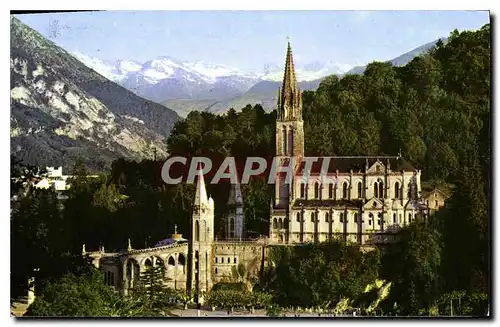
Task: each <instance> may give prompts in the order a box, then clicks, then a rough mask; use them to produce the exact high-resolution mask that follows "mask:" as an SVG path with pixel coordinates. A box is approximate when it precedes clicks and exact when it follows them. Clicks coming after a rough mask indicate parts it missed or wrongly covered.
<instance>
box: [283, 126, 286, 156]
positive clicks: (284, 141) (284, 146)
mask: <svg viewBox="0 0 500 327" xmlns="http://www.w3.org/2000/svg"><path fill="white" fill-rule="evenodd" d="M282 138H283V146H282V148H283V154H284V155H287V145H286V143H287V142H286V141H287V140H286V127H283V137H282Z"/></svg>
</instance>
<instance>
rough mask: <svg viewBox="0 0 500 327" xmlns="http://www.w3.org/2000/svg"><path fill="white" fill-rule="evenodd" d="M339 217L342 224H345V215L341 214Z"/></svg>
mask: <svg viewBox="0 0 500 327" xmlns="http://www.w3.org/2000/svg"><path fill="white" fill-rule="evenodd" d="M339 217H340V222H341V223H343V222H344V213H342V212H341V213H340V214H339Z"/></svg>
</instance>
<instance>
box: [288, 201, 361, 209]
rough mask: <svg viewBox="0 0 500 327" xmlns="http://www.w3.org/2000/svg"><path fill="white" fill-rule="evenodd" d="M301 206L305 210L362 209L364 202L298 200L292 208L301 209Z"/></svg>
mask: <svg viewBox="0 0 500 327" xmlns="http://www.w3.org/2000/svg"><path fill="white" fill-rule="evenodd" d="M301 205H303V206H304V208H321V207H347V208H361V206H362V205H363V200H345V199H341V200H332V199H325V200H320V199H308V200H306V199H297V200H295V202H294V203H293V205H292V207H293V208H294V209H297V208H300V207H301Z"/></svg>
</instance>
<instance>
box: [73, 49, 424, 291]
mask: <svg viewBox="0 0 500 327" xmlns="http://www.w3.org/2000/svg"><path fill="white" fill-rule="evenodd" d="M303 125H304V123H303V119H302V95H301V92H300V90H299V89H298V87H297V80H296V76H295V69H294V64H293V57H292V50H291V47H290V44H288V49H287V55H286V65H285V73H284V78H283V84H282V87H281V88H280V91H279V99H278V108H277V121H276V156H278V157H280V160H281V161H282V164H283V165H287V164H288V163H289V162H290V159H291V158H295V159H296V162H297V164H296V166H295V167H294V169H293V171H294V174H293V180H292V182H291V183H286V182H285V180H284V177H283V176H282V175H281V174H279V175H278V176H277V180H276V184H275V197H274V201H273V203H272V204H271V216H270V223H269V234H268V236H266V237H262V238H258V239H253V240H245V239H243V235H244V225H245V224H244V215H243V212H244V211H243V198H242V194H241V190H240V186H239V184H236V185H233V186H232V189H231V192H230V197H229V200H228V203H227V205H228V207H229V208H230V214H229V216H228V217H227V219H226V220H225V221H226V228H225V230H226V234H225V235H224V239H222V240H219V239H216V238H215V237H214V206H215V204H214V201H213V199H212V198H211V197H210V198H209V197H207V192H206V188H205V181H204V177H203V175H202V174H199V175H198V179H197V189H196V196H195V199H194V208H193V214H192V219H191V231H190V235H192V237H191V238H190V239H189V240H186V239H184V238H182V235H180V234H178V233H177V231H175V232H174V234H172V236H171V238H169V239H166V240H164V241H162V242H161V243H159V244H157V246H155V247H153V248H147V249H133V248H132V246H131V244H130V243H129V245H128V248H127V250H124V251H121V252H120V253H106V252H105V250H104V248H101V249H99V251H94V252H86V251H85V248H84V249H83V254H84V255H89V257H90V258H91V259H92V260H93V263H94V265H95V266H97V267H100V268H101V269H102V270H103V271H104V276H105V281H106V282H107V283H108V284H109V285H111V286H114V287H115V288H116V289H119V290H121V291H122V293H124V294H127V293H128V292H129V290H131V289H133V288H134V285H136V283H137V281H138V276H139V274H140V273H141V272H142V271H144V270H145V269H147V267H148V266H157V265H161V266H163V267H165V271H166V277H167V279H166V281H165V283H166V284H167V285H168V286H170V287H172V288H175V289H186V290H188V292H190V293H191V294H195V293H196V294H201V293H203V292H208V291H209V290H210V289H211V288H212V286H213V285H214V284H215V283H217V282H219V281H221V280H223V279H224V278H225V277H227V276H230V275H231V270H232V269H233V268H232V267H233V266H237V265H239V264H240V263H243V264H245V266H246V267H247V270H249V271H250V272H252V271H253V272H255V273H258V271H259V270H260V269H261V267H263V266H264V265H265V264H266V259H267V255H266V253H267V249H268V248H269V246H270V245H285V244H300V243H305V242H322V241H326V240H330V239H332V238H341V239H344V240H346V241H351V242H356V243H358V244H360V245H361V246H371V245H373V244H376V243H380V242H382V243H384V242H391V241H394V236H395V232H397V230H398V228H400V226H404V225H406V224H409V223H411V222H412V221H413V220H414V219H417V218H418V217H419V216H423V215H425V214H426V212H427V211H426V207H425V206H424V205H423V204H422V203H421V201H420V200H419V198H420V190H421V185H420V171H419V170H416V169H414V168H413V167H412V166H411V165H410V164H409V163H407V162H405V161H404V160H403V159H402V158H401V156H395V157H332V158H322V159H319V160H317V161H316V162H313V163H312V165H311V167H310V169H306V164H305V162H304V161H302V159H303V158H304V127H303ZM322 172H323V173H322ZM200 300H201V299H200Z"/></svg>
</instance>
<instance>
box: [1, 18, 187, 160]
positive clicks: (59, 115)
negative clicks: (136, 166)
mask: <svg viewBox="0 0 500 327" xmlns="http://www.w3.org/2000/svg"><path fill="white" fill-rule="evenodd" d="M10 54H11V59H10V65H11V153H12V154H15V155H16V156H18V157H20V158H21V159H23V160H25V161H26V162H28V163H31V164H37V165H63V166H65V167H68V166H69V165H71V163H72V161H73V160H74V158H75V157H81V158H82V159H84V161H85V163H86V164H87V166H88V167H89V168H92V169H102V168H103V167H105V166H106V165H107V164H109V161H110V160H112V159H114V158H117V157H126V158H131V159H141V158H144V157H145V156H151V153H152V150H153V148H156V151H157V154H159V155H162V156H164V155H166V146H165V138H166V137H167V136H168V135H169V133H170V130H171V128H172V126H173V124H174V123H175V122H176V121H177V120H179V116H178V115H177V114H176V113H175V112H174V111H172V110H171V109H168V108H165V107H163V106H161V105H159V104H156V103H154V102H151V101H147V100H145V99H143V98H140V97H138V96H136V95H135V94H133V93H132V92H130V91H128V90H126V89H125V88H123V87H121V86H119V85H117V84H115V83H114V82H111V81H109V80H108V79H106V78H105V77H103V76H102V75H100V74H98V73H97V72H95V71H94V70H92V69H90V68H88V67H87V66H85V65H84V64H82V63H81V62H80V61H79V60H77V59H76V58H74V57H73V56H71V55H70V54H69V53H68V52H66V51H65V50H63V49H61V48H60V47H58V46H56V45H55V44H54V43H52V42H50V41H49V40H47V39H45V38H43V37H42V36H41V35H40V34H39V33H38V32H36V31H34V30H32V29H31V28H29V27H27V26H26V25H24V24H22V23H21V22H20V21H19V20H18V19H16V18H14V17H13V16H11V52H10Z"/></svg>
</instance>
